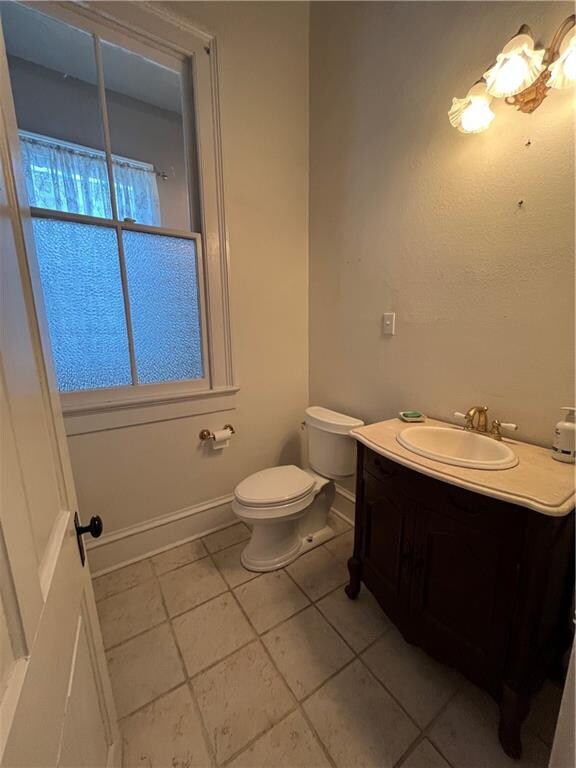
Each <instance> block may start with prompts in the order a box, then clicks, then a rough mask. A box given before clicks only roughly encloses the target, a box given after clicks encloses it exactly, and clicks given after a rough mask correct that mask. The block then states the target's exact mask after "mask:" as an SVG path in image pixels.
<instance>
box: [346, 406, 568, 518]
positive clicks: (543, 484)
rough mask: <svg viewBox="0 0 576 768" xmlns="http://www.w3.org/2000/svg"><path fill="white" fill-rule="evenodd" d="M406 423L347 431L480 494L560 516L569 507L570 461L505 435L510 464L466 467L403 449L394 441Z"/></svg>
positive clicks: (431, 421)
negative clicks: (515, 461)
mask: <svg viewBox="0 0 576 768" xmlns="http://www.w3.org/2000/svg"><path fill="white" fill-rule="evenodd" d="M425 424H428V425H429V426H436V427H451V428H453V429H461V427H456V426H454V425H453V424H447V423H445V422H442V421H437V420H436V419H426V421H425V422H424V423H423V424H422V426H424V425H425ZM409 426H411V425H410V424H406V423H405V422H403V421H401V420H400V419H388V420H387V421H380V422H378V423H376V424H368V425H367V426H365V427H359V428H357V429H353V430H352V431H351V433H350V434H351V436H352V437H354V438H355V439H356V440H359V441H360V442H361V443H363V444H364V445H366V446H367V447H368V448H370V449H371V450H373V451H376V453H380V454H382V456H386V457H387V458H389V459H391V460H392V461H396V462H398V463H399V464H403V465H404V466H405V467H409V468H411V469H414V470H415V471H416V472H421V473H422V474H424V475H429V476H430V477H435V478H437V479H438V480H443V481H444V482H446V483H450V484H452V485H458V486H460V487H461V488H467V489H468V490H470V491H475V492H476V493H481V494H483V495H484V496H492V497H493V498H495V499H501V500H503V501H508V502H510V503H512V504H517V505H519V506H521V507H527V508H528V509H533V510H535V511H536V512H541V513H542V514H544V515H551V516H553V517H561V516H562V515H566V514H568V513H569V512H570V511H571V510H572V509H574V506H575V487H576V483H575V471H574V465H573V464H563V463H562V462H560V461H555V460H554V459H553V458H552V457H551V455H550V450H549V449H547V448H542V447H540V446H538V445H531V444H530V443H521V442H519V441H517V440H509V439H506V438H505V439H504V441H503V442H505V443H507V444H508V445H510V446H512V447H513V449H514V452H515V453H516V455H517V456H518V458H519V463H518V464H517V465H516V466H515V467H512V468H511V469H502V470H494V471H492V470H485V469H469V468H467V467H457V466H453V465H451V464H443V463H441V462H439V461H434V460H433V459H428V458H425V457H424V456H420V455H418V454H416V453H413V452H412V451H409V450H408V449H407V448H404V447H403V446H402V445H400V443H399V442H398V441H397V440H396V435H397V434H398V433H399V432H401V431H402V430H403V429H406V427H409Z"/></svg>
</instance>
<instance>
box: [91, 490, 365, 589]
mask: <svg viewBox="0 0 576 768" xmlns="http://www.w3.org/2000/svg"><path fill="white" fill-rule="evenodd" d="M232 499H233V497H232V496H221V497H220V498H217V499H211V500H210V501H206V502H203V503H202V504H195V505H194V506H193V507H188V508H186V509H180V510H178V511H177V512H171V513H170V514H168V515H162V516H161V517H156V518H153V519H152V520H146V521H145V522H143V523H137V524H136V525H132V526H130V527H128V528H122V529H120V530H118V531H112V532H111V533H108V534H104V535H103V536H101V537H100V538H99V539H94V540H92V541H91V542H89V543H88V546H87V550H88V560H89V563H90V570H91V572H92V575H93V576H102V575H104V574H105V573H108V572H110V571H114V570H116V569H117V568H122V567H124V566H125V565H130V564H131V563H135V562H137V561H138V560H143V559H144V558H145V557H150V556H151V555H157V554H159V553H160V552H163V551H165V550H167V549H171V548H172V547H176V546H178V545H179V544H185V543H186V542H187V541H192V540H193V539H199V538H202V537H203V536H207V535H208V534H210V533H213V532H214V531H218V530H220V529H221V528H226V527H227V526H228V525H231V524H232V523H234V522H235V520H236V518H235V517H234V513H233V512H232V506H231V504H232ZM355 500H356V497H355V495H354V494H353V493H351V492H350V491H348V490H346V488H342V486H340V485H336V494H335V498H334V503H333V506H332V511H333V512H334V513H335V514H336V515H338V517H341V518H342V519H343V520H345V521H346V522H348V523H350V524H351V525H354V504H355Z"/></svg>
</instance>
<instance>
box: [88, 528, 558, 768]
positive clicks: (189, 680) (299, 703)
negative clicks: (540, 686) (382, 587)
mask: <svg viewBox="0 0 576 768" xmlns="http://www.w3.org/2000/svg"><path fill="white" fill-rule="evenodd" d="M233 525H235V524H233ZM228 527H232V526H228ZM222 530H226V529H222ZM350 530H353V528H349V529H347V530H345V531H342V532H341V533H339V534H337V535H336V536H335V537H334V538H333V539H331V541H335V540H336V539H337V538H339V537H341V536H344V535H345V534H347V533H348V532H349V531H350ZM195 541H199V542H201V543H202V544H203V546H204V547H205V545H204V541H203V539H197V540H195ZM244 541H246V540H244ZM242 543H243V541H240V542H234V543H233V544H230V545H229V546H227V547H223V548H222V549H220V550H218V551H216V552H209V551H208V550H207V548H206V547H205V549H206V551H207V554H206V555H203V556H201V557H198V558H196V559H194V560H191V561H189V562H186V563H183V564H181V565H178V566H176V567H175V568H171V569H170V570H168V571H164V572H163V573H161V574H159V573H157V572H156V568H155V566H154V563H153V562H152V559H151V558H149V559H150V564H151V570H152V575H151V576H149V577H147V578H145V579H143V580H142V581H140V582H138V583H136V584H133V585H131V586H129V587H128V588H126V589H123V590H119V591H118V592H115V593H113V594H111V595H107V596H106V597H103V598H101V599H100V600H99V601H98V603H100V602H103V601H104V600H107V599H110V598H112V597H116V596H117V595H120V594H123V593H125V592H127V591H130V590H132V589H135V588H137V587H139V586H141V585H142V584H144V583H147V582H148V581H151V580H155V581H156V583H157V586H158V589H159V591H160V596H161V600H162V606H163V609H164V611H165V614H166V617H165V618H164V619H163V620H162V621H160V622H158V623H157V624H153V625H151V626H150V627H147V628H146V629H145V630H142V631H141V632H138V633H136V634H135V635H132V636H130V637H129V638H126V639H125V640H123V641H121V642H120V643H116V644H114V645H112V646H110V647H109V648H107V649H106V653H107V654H108V653H109V652H111V651H114V650H116V649H117V648H119V647H121V646H122V645H125V644H126V643H128V642H131V641H132V640H135V639H136V638H138V637H141V636H142V635H144V634H146V633H147V632H150V631H152V630H154V629H157V628H158V627H160V626H162V625H163V624H165V623H168V624H169V625H170V626H169V630H170V636H171V638H172V642H173V643H174V645H175V648H176V651H177V654H178V658H179V662H180V665H181V669H182V673H183V680H181V681H180V682H179V683H178V684H177V685H175V686H173V687H171V688H170V689H168V690H166V691H163V692H162V693H161V694H159V695H158V696H155V697H154V698H153V699H151V700H150V701H147V702H146V703H145V704H143V705H142V706H140V707H138V708H136V709H135V710H134V711H132V712H129V713H127V714H125V715H123V716H122V717H121V718H120V719H119V720H120V722H122V721H124V720H126V719H128V718H130V717H132V716H134V715H137V714H138V713H139V712H141V711H143V710H145V709H146V708H147V707H149V706H151V705H153V704H154V703H155V702H157V701H158V700H159V699H162V698H164V697H165V696H168V695H169V694H171V693H173V692H174V691H175V690H177V689H179V688H180V687H182V686H184V685H185V686H186V687H187V690H188V691H189V693H190V696H191V699H192V704H193V707H194V711H195V715H196V717H197V718H199V723H200V726H201V730H202V736H203V739H204V742H205V746H206V749H207V752H208V755H209V756H210V760H211V761H212V765H213V766H215V767H216V768H217V767H218V766H219V767H220V768H224V767H225V766H228V765H229V764H230V763H232V762H233V761H234V760H235V759H236V758H237V757H239V756H240V755H241V754H243V753H245V752H247V751H248V750H249V749H251V748H252V746H253V745H254V744H255V743H256V742H257V741H258V740H260V739H261V738H263V737H264V736H265V735H266V734H268V733H269V732H270V731H271V730H273V729H274V728H275V727H276V726H278V725H279V724H280V723H282V722H283V721H284V720H285V719H286V718H288V717H290V716H291V715H293V714H294V713H295V712H298V713H299V714H300V715H301V717H302V718H303V720H304V722H305V723H306V725H307V727H308V729H309V730H310V732H311V734H312V737H313V739H314V741H315V743H317V744H318V745H319V747H320V749H321V750H322V753H323V754H324V755H325V757H326V759H327V760H328V762H329V763H330V765H331V766H332V767H333V768H336V763H335V760H334V758H333V757H332V756H331V754H330V753H329V751H328V748H327V746H326V745H325V744H324V742H323V740H322V738H321V737H320V735H319V733H318V732H317V730H316V728H315V727H314V724H313V723H312V721H311V720H310V718H309V717H308V715H307V713H306V710H305V709H304V705H305V704H306V703H307V702H308V701H309V700H310V699H311V698H312V697H313V696H314V695H315V694H316V693H317V692H318V691H319V690H320V689H321V688H323V687H324V686H325V685H327V684H328V683H329V682H330V681H332V680H333V679H334V678H335V677H336V676H338V675H339V674H341V673H342V672H343V671H344V670H345V669H347V668H348V667H349V666H350V665H352V664H353V663H354V662H355V661H359V662H360V663H361V664H362V666H363V668H364V669H365V670H366V671H367V673H368V674H369V675H371V676H372V677H373V678H374V680H375V681H376V682H377V683H378V685H379V686H380V687H381V688H382V689H383V690H384V691H385V692H386V693H387V695H388V696H390V697H391V699H392V700H393V701H394V702H395V704H396V705H397V706H398V707H399V708H400V710H401V711H402V712H403V713H404V715H405V716H406V717H407V718H408V720H409V721H410V722H411V723H412V724H413V725H414V726H415V727H416V729H417V731H418V736H417V738H415V739H414V741H413V742H412V743H411V744H410V745H409V746H408V748H407V749H406V750H405V751H404V753H403V754H402V755H401V756H400V757H399V758H398V760H397V761H396V762H395V763H394V766H393V768H401V766H402V765H403V764H404V763H405V762H406V760H407V759H409V757H410V755H411V754H412V753H413V752H415V751H416V750H417V749H418V747H419V745H420V744H422V743H423V742H424V741H425V740H428V741H429V742H430V744H431V745H432V747H433V748H434V749H435V750H436V751H437V752H438V754H439V755H440V756H441V757H442V758H443V759H444V760H445V761H446V763H447V764H448V765H449V766H450V767H451V768H454V766H453V764H452V762H451V761H450V760H449V759H448V758H447V757H446V755H445V754H444V753H443V752H442V750H441V749H440V747H439V746H438V745H437V744H436V742H435V741H434V740H433V739H432V738H431V732H432V730H433V728H434V726H435V725H436V723H437V721H438V719H439V718H440V717H441V716H442V715H443V714H444V712H445V711H446V710H447V709H448V707H449V706H450V705H451V703H452V702H453V700H454V699H455V698H456V697H457V696H458V694H459V693H460V692H461V691H462V688H463V686H464V682H463V681H462V682H460V683H459V684H458V685H457V686H456V689H455V690H454V692H453V693H452V694H451V695H450V696H449V697H448V699H447V700H446V702H445V703H444V704H443V705H442V706H441V707H440V708H439V709H438V711H437V712H436V713H435V715H434V716H433V717H432V718H431V719H430V721H429V722H428V723H427V724H426V725H425V726H423V727H422V726H420V725H419V723H418V722H416V720H415V719H414V718H413V717H412V715H411V714H410V712H409V711H408V710H407V709H406V708H405V707H404V706H403V704H402V703H401V702H400V701H399V700H398V699H397V698H396V696H395V695H394V694H393V693H392V691H390V690H389V689H388V687H387V686H386V685H385V683H383V682H382V681H381V680H380V679H379V678H378V677H377V676H376V674H375V673H374V672H373V671H372V670H371V669H370V668H369V666H368V665H367V663H366V662H365V661H364V659H363V658H362V656H363V655H364V654H366V653H367V652H368V651H369V650H370V649H371V648H372V647H373V646H374V645H375V644H376V643H378V642H379V641H380V640H381V639H382V637H384V636H385V635H386V634H387V632H389V631H390V630H391V629H392V626H394V625H393V623H392V624H391V625H390V627H387V628H385V629H384V630H383V631H382V632H381V633H380V634H379V635H378V637H376V638H375V639H374V640H372V641H371V642H370V643H369V644H368V645H367V646H366V647H365V648H362V649H360V650H358V651H356V650H355V649H354V648H353V647H352V645H351V644H350V643H349V641H348V640H347V639H346V637H345V636H344V634H343V633H342V632H341V631H340V630H339V629H338V627H337V626H335V625H334V624H333V623H332V621H331V620H330V618H329V617H328V616H326V615H325V614H324V613H323V612H322V610H321V609H320V608H319V607H318V604H319V603H320V602H322V601H323V600H324V599H326V598H328V597H330V596H331V595H333V594H335V593H336V592H338V591H339V590H341V589H343V587H344V584H345V582H343V583H342V584H340V585H337V586H336V587H334V588H333V589H330V590H329V591H328V592H326V593H325V594H323V595H320V596H318V597H315V598H312V597H311V596H310V595H309V594H308V593H307V592H306V591H305V590H304V589H303V587H302V586H301V585H300V584H299V583H298V582H297V581H296V579H295V577H294V576H292V574H291V573H289V571H288V569H287V568H288V567H287V566H285V567H284V568H282V569H278V570H280V571H284V573H285V574H286V575H287V576H288V578H289V579H290V581H291V582H292V583H293V584H294V586H295V587H296V588H297V589H298V590H299V592H300V593H301V594H302V595H304V596H305V598H306V600H307V601H308V602H307V604H306V605H305V606H303V607H302V608H300V609H298V610H297V611H295V612H294V613H292V614H290V615H289V616H287V617H284V618H283V619H281V620H280V621H278V622H277V623H276V624H274V625H272V626H270V627H268V628H266V629H264V630H262V631H259V630H258V629H257V628H256V626H255V625H254V624H253V622H252V620H251V619H250V616H249V614H248V613H247V611H246V610H245V609H244V607H243V606H242V604H241V602H240V600H239V598H238V596H237V595H236V592H235V591H236V590H237V589H240V588H241V587H243V586H248V585H249V584H250V583H251V582H252V581H256V580H257V579H258V578H259V577H260V576H262V575H264V574H257V575H256V576H254V578H253V579H249V580H247V581H245V582H242V583H240V584H237V585H236V586H232V585H230V584H229V583H228V582H227V580H226V578H225V577H224V572H223V570H221V569H220V568H219V566H218V565H217V563H216V561H215V559H214V558H215V556H217V555H219V554H220V553H221V552H225V551H226V550H230V549H232V548H233V547H238V545H239V544H242ZM179 546H183V545H180V544H178V545H176V546H175V547H174V549H176V548H177V547H179ZM320 548H324V549H326V545H325V544H322V545H320V547H317V548H315V549H320ZM166 551H167V552H169V551H170V550H166ZM310 551H314V550H310ZM327 551H328V553H329V554H330V555H331V557H332V558H333V559H334V560H336V561H339V560H340V558H338V557H336V556H335V555H334V554H333V553H332V552H330V550H329V549H328V550H327ZM207 558H209V559H210V561H211V564H212V566H213V567H214V569H215V570H216V572H217V573H218V574H219V575H220V577H221V578H222V580H223V582H225V584H226V589H224V590H222V591H221V592H219V593H217V594H215V595H211V596H210V597H209V598H208V599H206V600H203V601H201V602H200V603H198V604H196V605H194V606H192V607H190V608H188V609H187V610H185V611H182V612H180V613H177V614H175V615H174V616H170V614H169V612H168V608H167V604H166V598H165V595H164V592H163V590H162V583H161V577H163V576H165V575H167V574H169V573H173V572H174V571H177V570H179V569H181V568H183V567H185V566H187V565H192V564H193V563H195V562H199V561H201V560H205V559H207ZM144 559H145V558H143V560H144ZM127 567H129V566H127ZM119 570H121V569H119ZM105 575H106V574H105ZM99 578H103V577H99ZM364 589H367V587H365V586H364ZM227 593H229V594H230V595H231V597H232V600H233V601H234V602H235V604H236V605H237V607H238V608H239V610H240V612H241V614H242V616H243V617H244V619H245V620H246V622H247V623H248V626H249V627H251V629H252V631H253V632H254V636H253V637H252V638H250V639H249V640H247V641H246V642H244V643H242V644H241V645H240V646H238V647H237V648H235V649H234V650H233V651H231V652H230V653H228V654H226V655H225V656H223V657H222V658H220V659H218V660H217V661H214V662H212V663H211V664H209V665H208V666H206V667H205V668H203V669H202V670H200V671H199V672H196V673H194V675H192V676H190V675H189V674H188V670H187V668H186V663H185V660H184V656H183V653H182V649H181V648H180V645H179V643H178V638H177V635H176V631H175V627H174V624H173V621H174V620H175V619H178V618H181V617H182V616H184V615H186V614H187V613H191V612H192V611H194V610H196V608H200V607H201V606H204V605H206V604H207V603H209V602H211V601H213V600H216V599H218V598H219V597H222V596H223V595H226V594H227ZM311 607H314V608H315V609H316V611H317V613H318V615H319V616H320V617H321V618H322V619H323V620H324V621H326V623H327V625H328V626H329V627H330V628H331V629H332V630H333V631H334V632H335V633H336V635H337V636H338V638H339V639H341V640H342V641H343V642H344V643H345V645H346V647H347V648H349V650H350V651H351V653H352V656H351V658H350V660H349V661H347V662H346V663H345V664H344V665H342V666H341V667H340V668H339V669H338V670H336V671H334V672H333V673H332V674H331V675H330V676H329V677H327V678H326V679H324V680H323V681H322V682H321V683H320V684H319V685H317V686H316V687H315V688H314V689H313V690H311V691H310V692H308V693H307V694H306V696H304V697H303V698H302V699H301V700H300V699H298V698H297V696H296V695H295V694H294V692H293V691H292V689H291V687H290V685H289V684H288V681H287V678H286V677H285V676H284V675H283V674H282V672H281V671H280V669H279V668H278V666H277V665H276V662H275V661H274V659H273V657H272V655H271V654H270V652H269V651H268V649H267V647H266V645H265V643H264V637H265V636H266V635H268V634H269V633H271V632H273V631H274V630H277V629H279V628H280V627H281V626H283V625H284V624H286V623H287V622H289V621H291V620H292V619H293V618H295V617H296V616H298V615H299V614H301V613H303V612H304V611H306V610H307V609H309V608H311ZM252 643H258V645H259V647H260V648H261V649H262V651H263V653H264V654H265V657H266V658H267V660H268V662H269V663H270V664H271V666H272V668H273V669H274V671H275V673H276V675H277V676H278V679H279V680H280V681H281V683H282V684H283V686H284V687H285V689H286V690H287V691H288V693H289V696H290V698H291V700H292V705H293V706H292V707H291V709H290V710H289V711H288V712H286V713H285V714H284V715H283V716H282V717H281V718H280V719H279V720H278V721H276V722H275V723H272V724H271V725H270V726H269V727H267V728H265V729H264V730H263V731H261V732H259V733H258V734H256V735H255V736H254V737H253V738H252V739H250V740H249V741H248V742H247V743H246V744H244V745H243V746H242V747H241V748H240V749H238V750H237V751H236V752H234V753H233V754H232V755H230V756H229V757H228V758H226V760H223V761H222V762H218V760H217V757H216V753H215V750H214V748H213V746H212V740H211V738H210V733H209V731H208V729H207V726H206V723H205V721H204V716H203V713H202V708H201V706H200V704H199V702H198V699H197V697H196V694H195V691H194V685H193V681H194V680H196V679H197V678H198V677H200V676H201V675H204V674H206V673H208V672H209V671H211V670H213V669H214V668H215V667H217V666H218V665H220V664H223V663H225V662H226V661H227V660H228V659H229V658H230V657H232V656H234V655H235V654H236V653H238V652H239V651H241V650H243V649H245V648H246V647H247V646H249V645H251V644H252ZM526 730H529V731H530V733H531V734H532V735H533V736H534V737H535V738H536V739H538V741H539V742H540V743H541V744H542V745H543V746H544V747H546V749H547V750H548V751H549V750H550V746H549V745H548V744H546V742H545V741H544V739H543V738H541V737H540V736H539V735H538V734H537V733H535V732H533V731H532V729H530V728H526Z"/></svg>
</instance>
